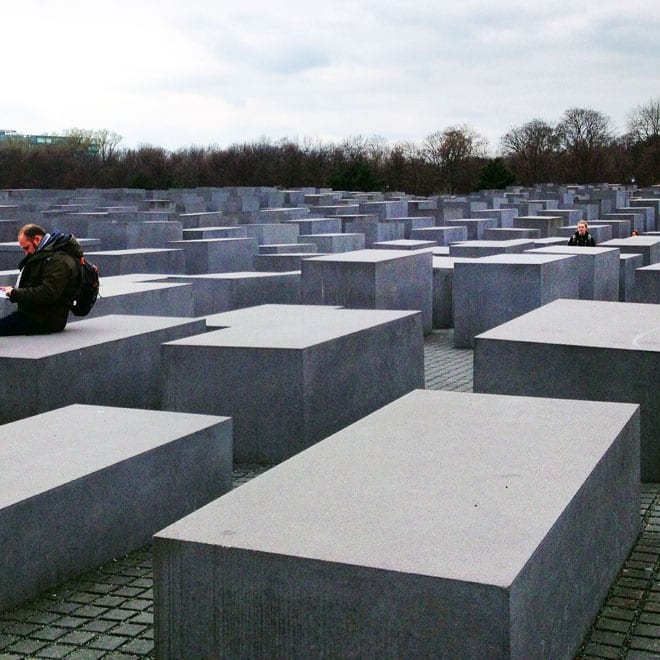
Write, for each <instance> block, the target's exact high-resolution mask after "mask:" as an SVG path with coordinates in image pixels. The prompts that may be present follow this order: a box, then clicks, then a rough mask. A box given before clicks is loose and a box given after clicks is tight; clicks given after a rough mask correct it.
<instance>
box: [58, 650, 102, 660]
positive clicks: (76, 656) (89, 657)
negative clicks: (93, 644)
mask: <svg viewBox="0 0 660 660" xmlns="http://www.w3.org/2000/svg"><path fill="white" fill-rule="evenodd" d="M103 656H105V651H97V650H95V649H79V650H77V651H74V652H73V653H72V654H71V655H70V656H68V658H67V660H98V658H102V657H103ZM106 657H107V656H106Z"/></svg>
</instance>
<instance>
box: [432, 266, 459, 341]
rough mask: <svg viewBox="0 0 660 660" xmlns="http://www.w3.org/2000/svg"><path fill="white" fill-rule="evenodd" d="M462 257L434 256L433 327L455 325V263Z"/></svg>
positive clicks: (450, 326) (451, 326)
mask: <svg viewBox="0 0 660 660" xmlns="http://www.w3.org/2000/svg"><path fill="white" fill-rule="evenodd" d="M457 261H468V260H467V259H463V258H460V257H444V256H442V257H438V256H435V255H434V256H433V328H434V329H435V328H453V327H454V295H453V280H454V264H455V263H456V262H457Z"/></svg>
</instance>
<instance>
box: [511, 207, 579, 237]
mask: <svg viewBox="0 0 660 660" xmlns="http://www.w3.org/2000/svg"><path fill="white" fill-rule="evenodd" d="M512 224H513V227H514V228H518V229H538V231H539V234H540V236H541V238H552V237H553V236H557V232H558V231H559V228H560V227H563V226H564V225H565V224H566V218H565V217H563V216H561V215H559V214H557V215H549V216H548V215H541V211H539V215H519V216H518V217H517V218H513V220H512Z"/></svg>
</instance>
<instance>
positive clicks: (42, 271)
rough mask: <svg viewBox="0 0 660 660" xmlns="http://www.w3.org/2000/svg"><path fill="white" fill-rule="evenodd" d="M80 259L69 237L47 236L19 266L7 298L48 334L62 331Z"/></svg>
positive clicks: (79, 252)
mask: <svg viewBox="0 0 660 660" xmlns="http://www.w3.org/2000/svg"><path fill="white" fill-rule="evenodd" d="M82 256H83V251H82V248H81V247H80V243H78V241H77V240H76V239H75V238H74V237H73V236H71V234H67V235H63V234H60V233H59V232H53V233H52V234H46V235H45V236H44V237H43V238H42V239H41V243H39V246H38V248H37V251H36V252H35V253H34V254H29V255H27V256H26V257H25V258H24V259H23V260H22V261H21V263H20V264H19V265H18V267H19V269H20V270H21V276H20V280H19V283H18V288H15V289H14V290H13V291H12V294H11V298H10V300H11V301H12V302H15V303H17V304H18V311H19V312H21V313H23V314H25V315H26V316H28V317H29V318H31V319H32V320H33V321H34V322H35V323H38V324H39V325H40V326H42V327H43V328H44V329H45V330H47V331H49V332H58V331H60V330H63V329H64V327H65V326H66V322H67V318H68V315H69V301H70V300H71V298H72V297H73V294H74V290H75V286H76V279H77V275H78V261H79V260H80V257H82Z"/></svg>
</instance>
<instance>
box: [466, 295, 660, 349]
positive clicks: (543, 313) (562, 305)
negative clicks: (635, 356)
mask: <svg viewBox="0 0 660 660" xmlns="http://www.w3.org/2000/svg"><path fill="white" fill-rule="evenodd" d="M480 338H483V339H500V340H509V341H524V342H530V343H543V344H545V343H550V344H562V345H570V346H585V347H594V348H617V349H627V350H632V351H652V352H655V353H657V352H660V305H652V304H644V303H627V302H626V303H623V302H609V301H601V300H566V299H559V300H554V301H553V302H551V303H548V304H547V305H544V306H542V307H539V308H538V309H535V310H532V311H531V312H528V313H527V314H523V315H522V316H519V317H517V318H515V319H513V320H511V321H508V322H507V323H504V324H502V325H500V326H498V327H496V328H493V329H492V330H488V331H486V332H484V333H482V334H481V335H478V336H477V338H476V339H477V341H478V340H479V339H480Z"/></svg>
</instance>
